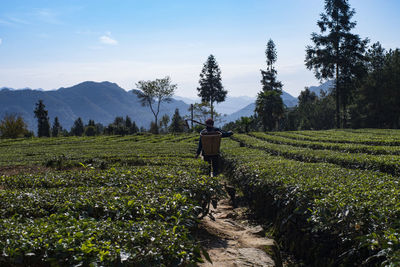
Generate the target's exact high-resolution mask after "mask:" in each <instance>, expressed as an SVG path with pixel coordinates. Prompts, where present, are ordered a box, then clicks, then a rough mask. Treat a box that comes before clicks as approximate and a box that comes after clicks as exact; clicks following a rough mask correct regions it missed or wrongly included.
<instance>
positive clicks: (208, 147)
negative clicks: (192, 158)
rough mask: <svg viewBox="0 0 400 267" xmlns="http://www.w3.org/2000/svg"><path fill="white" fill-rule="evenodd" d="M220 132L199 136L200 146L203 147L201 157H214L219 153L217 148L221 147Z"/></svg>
mask: <svg viewBox="0 0 400 267" xmlns="http://www.w3.org/2000/svg"><path fill="white" fill-rule="evenodd" d="M221 136H222V134H221V133H220V132H214V133H208V134H201V135H200V138H201V144H202V146H203V156H215V155H218V153H219V147H220V145H221Z"/></svg>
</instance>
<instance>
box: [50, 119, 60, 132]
mask: <svg viewBox="0 0 400 267" xmlns="http://www.w3.org/2000/svg"><path fill="white" fill-rule="evenodd" d="M61 132H62V127H61V124H60V122H59V121H58V117H55V118H54V122H53V127H52V128H51V136H53V137H57V136H58V135H59V134H60V133H61Z"/></svg>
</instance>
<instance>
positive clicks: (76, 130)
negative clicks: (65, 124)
mask: <svg viewBox="0 0 400 267" xmlns="http://www.w3.org/2000/svg"><path fill="white" fill-rule="evenodd" d="M84 131H85V127H84V125H83V122H82V119H81V117H79V118H77V119H76V120H75V121H74V125H73V126H72V128H71V134H72V135H75V136H82V135H83V133H84Z"/></svg>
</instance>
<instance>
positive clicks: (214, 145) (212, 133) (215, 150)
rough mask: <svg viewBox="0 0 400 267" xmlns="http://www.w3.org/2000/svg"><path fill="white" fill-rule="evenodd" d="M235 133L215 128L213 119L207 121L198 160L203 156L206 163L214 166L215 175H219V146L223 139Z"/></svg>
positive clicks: (200, 142)
mask: <svg viewBox="0 0 400 267" xmlns="http://www.w3.org/2000/svg"><path fill="white" fill-rule="evenodd" d="M232 134H233V133H232V132H231V131H229V132H225V131H222V130H220V129H219V128H215V127H214V121H213V120H212V119H208V120H206V128H205V129H203V130H202V131H201V132H200V140H199V145H198V147H197V153H196V158H197V157H198V156H199V155H200V153H201V154H202V155H203V158H204V160H205V161H207V162H208V163H210V164H211V165H212V170H213V175H214V176H216V175H218V167H219V166H218V161H219V146H220V142H221V138H222V137H229V136H231V135H232Z"/></svg>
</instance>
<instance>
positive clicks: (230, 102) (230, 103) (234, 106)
mask: <svg viewBox="0 0 400 267" xmlns="http://www.w3.org/2000/svg"><path fill="white" fill-rule="evenodd" d="M174 99H176V100H182V101H183V102H185V103H186V104H189V105H190V104H194V103H200V98H199V97H193V98H189V97H182V96H174ZM254 101H255V97H249V96H227V97H226V100H225V101H224V102H221V103H217V104H215V110H216V111H217V112H218V113H221V114H231V113H233V112H236V111H238V110H240V109H241V108H244V107H245V106H247V105H248V104H250V103H252V102H254Z"/></svg>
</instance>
